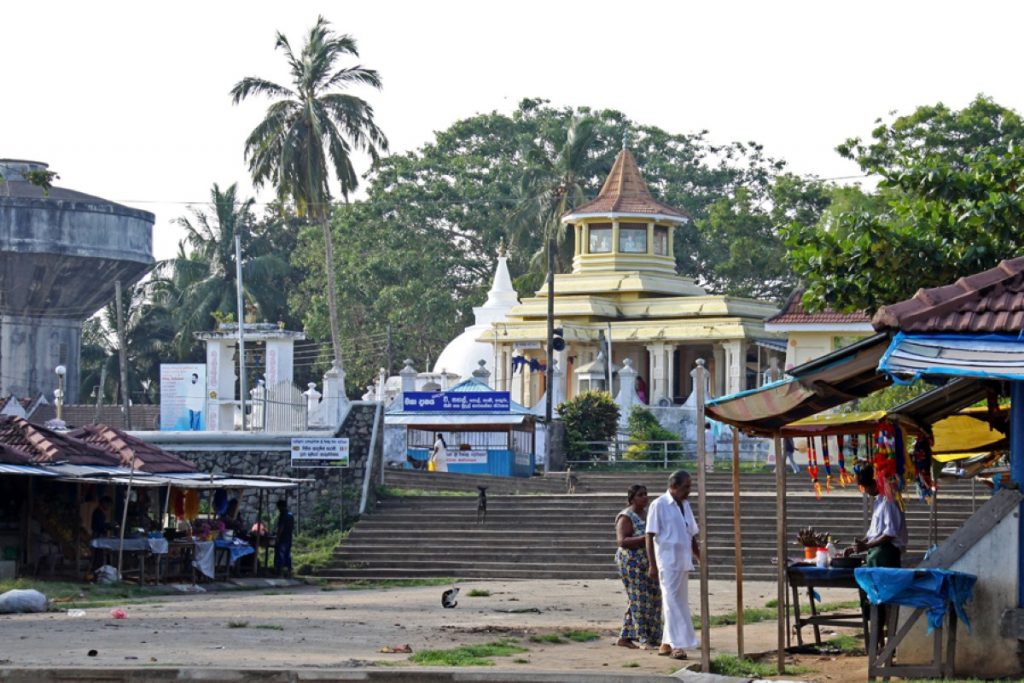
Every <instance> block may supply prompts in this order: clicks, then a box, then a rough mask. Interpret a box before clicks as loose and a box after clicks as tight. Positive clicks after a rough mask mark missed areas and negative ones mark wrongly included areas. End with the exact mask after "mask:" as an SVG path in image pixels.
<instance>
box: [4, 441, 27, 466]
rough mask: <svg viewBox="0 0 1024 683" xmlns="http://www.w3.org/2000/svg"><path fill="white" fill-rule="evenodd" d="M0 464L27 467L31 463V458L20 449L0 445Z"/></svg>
mask: <svg viewBox="0 0 1024 683" xmlns="http://www.w3.org/2000/svg"><path fill="white" fill-rule="evenodd" d="M0 463H3V464H5V465H29V464H31V463H32V457H31V456H30V455H29V454H28V453H26V452H25V451H23V450H21V449H20V448H15V447H14V446H6V445H4V444H0Z"/></svg>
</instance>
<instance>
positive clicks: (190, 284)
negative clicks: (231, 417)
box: [162, 183, 288, 358]
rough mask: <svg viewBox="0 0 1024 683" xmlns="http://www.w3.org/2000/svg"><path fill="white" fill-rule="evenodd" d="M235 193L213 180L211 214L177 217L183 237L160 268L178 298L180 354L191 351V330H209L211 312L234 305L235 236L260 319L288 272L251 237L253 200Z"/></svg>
mask: <svg viewBox="0 0 1024 683" xmlns="http://www.w3.org/2000/svg"><path fill="white" fill-rule="evenodd" d="M237 194H238V193H237V186H236V185H231V186H230V187H228V188H227V189H226V190H224V191H221V189H220V187H219V186H218V185H217V184H216V183H214V185H213V188H212V189H211V190H210V201H211V204H212V206H213V213H212V214H209V213H207V211H206V210H204V209H195V208H194V209H191V213H192V216H191V217H185V216H183V217H181V218H179V219H178V221H177V222H178V225H180V226H181V227H182V228H184V229H185V239H183V240H182V241H181V242H179V243H178V255H177V256H176V257H175V258H173V259H170V260H169V261H167V262H165V263H164V264H162V265H163V266H164V267H163V269H162V270H163V271H164V275H165V280H166V283H165V284H166V285H167V286H168V287H169V288H170V291H171V292H173V296H174V297H175V298H176V304H177V305H176V307H175V314H176V316H175V317H176V320H175V323H176V326H177V335H176V338H175V347H176V350H177V352H178V355H179V357H182V358H184V357H186V356H188V355H189V354H190V351H191V350H192V348H193V345H194V344H195V340H194V338H193V332H198V331H201V330H208V329H210V327H211V325H212V324H213V322H214V317H215V314H221V315H226V314H234V313H235V311H236V309H237V286H236V282H235V279H236V276H235V274H236V267H235V235H238V236H239V237H241V243H242V254H243V260H242V290H243V296H244V297H245V298H246V299H247V300H248V302H249V303H251V304H253V305H255V307H256V309H257V310H258V311H259V312H260V313H261V314H262V315H263V317H264V318H269V319H271V320H273V319H276V318H277V317H278V316H277V313H278V311H277V306H278V305H279V302H280V296H279V292H278V291H277V282H278V279H279V278H281V277H283V276H284V275H285V274H287V273H288V262H287V261H285V259H284V258H282V257H281V256H280V255H278V254H276V253H267V252H265V251H263V250H261V249H260V248H259V244H258V243H257V240H256V239H255V238H254V236H253V226H254V223H255V217H254V216H253V212H252V207H253V203H254V202H253V200H252V199H245V200H239V199H238V198H237ZM167 271H169V273H168V272H167Z"/></svg>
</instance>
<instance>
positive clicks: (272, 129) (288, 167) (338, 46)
mask: <svg viewBox="0 0 1024 683" xmlns="http://www.w3.org/2000/svg"><path fill="white" fill-rule="evenodd" d="M329 26H330V24H329V22H327V21H326V20H325V19H324V18H323V17H318V18H317V21H316V24H314V26H313V28H312V29H310V31H309V35H308V36H307V37H306V42H305V44H304V45H303V47H302V51H301V52H300V53H299V54H298V55H296V54H295V53H294V52H293V51H292V48H291V45H290V44H289V42H288V39H287V38H286V37H285V36H284V35H283V34H282V33H280V32H279V33H278V34H277V43H276V45H275V47H276V48H277V49H279V50H281V51H282V52H283V53H284V56H285V59H286V60H287V62H288V66H289V69H290V70H291V77H292V84H291V85H292V87H291V88H288V87H285V86H281V85H278V84H276V83H273V82H271V81H268V80H265V79H262V78H256V77H252V76H249V77H246V78H243V79H242V80H241V81H239V82H238V83H236V84H235V86H234V87H233V88H232V89H231V97H232V100H233V102H234V103H235V104H238V103H239V102H241V101H242V100H244V99H246V98H247V97H249V96H254V95H261V96H266V97H271V98H274V99H275V101H274V102H273V103H272V104H271V105H270V107H269V108H268V109H267V115H266V118H264V119H263V121H262V122H260V124H259V125H258V126H256V128H255V129H253V131H252V133H250V134H249V138H248V139H247V140H246V142H245V158H246V159H247V160H248V162H249V171H250V173H251V174H252V179H253V183H254V184H255V185H256V187H262V186H263V185H264V184H267V183H270V184H273V185H274V187H275V188H276V190H277V195H278V198H279V199H280V200H281V201H282V202H283V201H287V200H290V201H292V202H294V203H295V206H296V209H297V211H298V213H299V215H300V216H306V215H308V216H309V217H310V218H311V219H312V220H314V221H316V222H318V223H319V224H320V226H321V228H322V231H323V242H324V259H325V263H326V264H327V265H326V268H325V272H326V274H327V303H328V314H329V318H330V325H331V327H330V330H331V343H332V346H333V350H334V360H335V362H336V363H338V365H339V366H340V364H341V362H342V361H341V359H342V356H341V325H340V322H339V318H338V300H337V295H338V290H337V284H336V282H335V272H334V267H333V264H334V241H333V236H332V234H331V227H330V213H331V189H330V176H331V173H332V172H333V173H334V175H335V177H336V178H337V179H338V181H339V182H340V184H341V195H342V197H343V198H344V199H345V200H346V202H347V201H348V197H349V195H350V194H351V193H352V191H353V190H355V189H356V186H357V185H358V177H357V175H356V172H355V168H354V167H353V165H352V156H351V155H352V152H353V151H354V150H363V151H366V152H368V153H369V154H370V156H371V157H372V158H373V159H374V160H376V159H377V157H378V150H382V151H383V150H387V145H388V143H387V138H386V137H384V133H382V132H381V130H380V129H379V128H378V127H377V125H376V124H375V123H374V121H373V108H372V107H371V106H370V105H369V104H368V103H367V102H366V101H365V100H363V99H362V98H359V97H356V96H354V95H349V94H344V93H338V92H333V91H334V90H336V89H344V88H348V87H351V86H354V85H365V86H370V87H372V88H377V89H379V88H380V86H381V81H380V76H379V75H378V74H377V72H376V71H374V70H372V69H366V68H364V67H362V66H352V67H344V68H339V67H338V66H337V63H338V61H339V60H340V59H343V58H345V57H349V56H351V57H358V56H359V51H358V50H357V49H356V41H355V39H354V38H352V37H351V36H349V35H338V34H336V33H334V32H333V31H331V30H330V28H329Z"/></svg>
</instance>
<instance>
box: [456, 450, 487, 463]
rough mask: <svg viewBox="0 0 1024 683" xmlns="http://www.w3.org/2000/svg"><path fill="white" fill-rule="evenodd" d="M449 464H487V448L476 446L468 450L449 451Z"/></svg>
mask: <svg viewBox="0 0 1024 683" xmlns="http://www.w3.org/2000/svg"><path fill="white" fill-rule="evenodd" d="M448 464H449V465H486V464H487V449H486V448H474V449H472V450H468V451H448Z"/></svg>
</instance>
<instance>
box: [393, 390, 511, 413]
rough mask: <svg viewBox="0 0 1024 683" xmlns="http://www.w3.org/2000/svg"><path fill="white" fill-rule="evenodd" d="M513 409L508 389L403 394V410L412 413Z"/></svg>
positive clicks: (485, 411) (411, 392)
mask: <svg viewBox="0 0 1024 683" xmlns="http://www.w3.org/2000/svg"><path fill="white" fill-rule="evenodd" d="M511 409H512V399H511V395H510V393H509V392H507V391H479V392H473V393H467V394H461V393H455V394H451V393H449V394H445V393H441V392H436V393H435V392H433V391H409V392H406V393H404V394H402V410H405V411H407V412H410V413H472V412H478V413H507V412H508V411H510V410H511Z"/></svg>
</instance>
